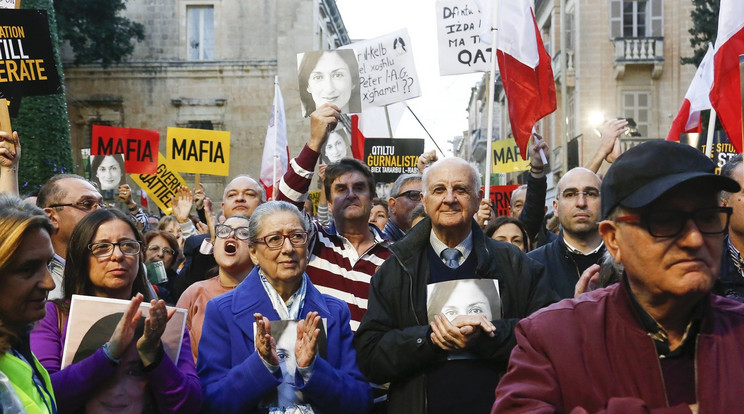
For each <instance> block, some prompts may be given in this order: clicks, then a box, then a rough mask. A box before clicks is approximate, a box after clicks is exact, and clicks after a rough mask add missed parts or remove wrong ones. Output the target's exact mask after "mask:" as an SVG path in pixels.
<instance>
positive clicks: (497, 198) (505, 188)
mask: <svg viewBox="0 0 744 414" xmlns="http://www.w3.org/2000/svg"><path fill="white" fill-rule="evenodd" d="M518 187H519V185H518V184H509V185H492V186H491V192H490V194H489V197H490V199H491V205H492V206H493V208H494V210H495V211H496V215H497V216H509V215H511V195H512V193H513V192H514V190H516V189H517V188H518ZM481 190H484V191H485V189H484V188H483V187H481Z"/></svg>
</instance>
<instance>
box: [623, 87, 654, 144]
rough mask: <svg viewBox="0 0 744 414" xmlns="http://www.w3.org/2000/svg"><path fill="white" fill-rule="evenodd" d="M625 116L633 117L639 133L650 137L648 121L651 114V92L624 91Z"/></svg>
mask: <svg viewBox="0 0 744 414" xmlns="http://www.w3.org/2000/svg"><path fill="white" fill-rule="evenodd" d="M623 114H624V115H623V116H624V117H625V118H632V119H633V120H634V121H635V123H636V128H637V129H638V133H639V134H641V136H642V137H644V138H648V137H649V136H648V129H649V128H648V123H649V118H650V116H649V115H650V114H651V94H650V93H648V92H623Z"/></svg>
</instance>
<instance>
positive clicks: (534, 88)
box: [496, 0, 556, 159]
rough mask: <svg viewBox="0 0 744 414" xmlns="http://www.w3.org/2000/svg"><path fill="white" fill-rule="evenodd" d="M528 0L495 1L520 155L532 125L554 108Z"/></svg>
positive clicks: (547, 64) (551, 86)
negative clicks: (496, 2)
mask: <svg viewBox="0 0 744 414" xmlns="http://www.w3.org/2000/svg"><path fill="white" fill-rule="evenodd" d="M531 3H532V2H531V1H530V0H508V1H499V2H498V8H499V9H498V14H497V19H498V25H497V27H498V29H499V35H498V50H497V51H496V53H497V55H498V61H499V72H500V73H501V80H502V82H503V84H504V93H505V94H506V100H507V103H508V106H509V120H510V122H511V127H512V134H514V140H515V141H516V142H517V145H519V150H520V153H521V154H522V158H523V159H527V158H526V157H527V145H528V143H529V140H530V136H531V135H532V127H534V126H535V123H536V122H537V121H539V120H540V119H541V118H542V117H544V116H545V115H548V114H550V113H551V112H553V111H555V108H556V99H555V81H554V78H553V68H552V67H551V58H550V55H549V54H548V52H547V51H546V50H545V45H543V42H542V38H541V37H540V31H539V29H538V28H537V21H536V20H535V14H534V12H533V11H532V7H531Z"/></svg>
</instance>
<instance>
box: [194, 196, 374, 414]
mask: <svg viewBox="0 0 744 414" xmlns="http://www.w3.org/2000/svg"><path fill="white" fill-rule="evenodd" d="M309 230H310V223H309V222H308V221H307V220H306V218H305V216H304V215H302V213H300V212H299V211H298V210H297V208H296V207H295V206H293V205H291V204H289V203H286V202H283V201H271V202H268V203H265V204H262V205H261V206H259V207H258V208H256V210H255V211H254V213H253V215H252V216H251V220H250V224H249V227H248V234H247V235H245V231H244V230H243V229H241V228H238V229H233V231H235V232H236V235H237V236H241V235H245V236H247V237H248V238H249V241H250V253H251V259H252V260H253V263H255V264H256V267H255V268H254V269H253V271H252V272H251V273H250V274H249V275H248V276H247V277H246V278H245V280H243V282H242V283H241V284H240V285H239V286H238V287H237V288H235V290H232V291H230V292H228V293H225V294H223V295H220V296H218V297H216V298H214V299H212V300H211V301H209V303H208V304H207V309H206V315H205V320H204V328H203V332H202V338H201V342H200V344H199V358H198V366H197V370H198V372H199V377H200V378H201V382H202V388H203V390H204V392H205V400H206V401H205V407H204V409H205V411H207V412H215V413H217V412H224V413H237V412H243V413H244V412H250V413H269V412H270V413H272V414H273V413H277V412H281V413H294V412H298V413H299V412H303V413H306V412H316V413H318V412H322V413H365V412H367V411H369V409H370V408H371V406H372V396H371V392H370V388H369V385H368V383H367V382H366V381H365V379H364V377H363V376H362V374H361V372H360V371H359V368H358V367H357V364H356V351H355V350H354V348H353V345H352V338H353V334H352V332H351V328H350V327H349V318H350V313H349V309H348V307H347V305H346V303H344V302H343V301H341V300H339V299H336V298H333V297H331V296H328V295H323V294H321V293H320V292H318V290H317V289H316V288H315V287H314V286H313V284H312V283H311V282H310V279H309V278H308V276H307V274H306V273H305V267H306V266H307V262H308V256H309V253H308V251H309V250H308V246H307V242H308V231H309ZM271 321H298V322H297V323H296V329H295V330H296V334H295V335H293V336H294V337H295V338H294V339H295V340H294V342H295V345H294V347H291V346H290V347H289V349H288V350H286V351H285V350H283V349H279V350H277V342H279V340H280V338H277V337H275V336H274V335H272V330H271V328H272V323H271ZM274 325H275V326H276V324H274ZM283 325H287V324H286V322H285V323H284V324H283ZM288 326H293V327H294V326H295V324H291V325H288ZM288 329H289V328H288ZM285 336H286V335H282V338H281V340H282V341H281V342H285ZM287 354H289V355H287ZM292 354H293V355H292ZM292 356H294V358H291V357H292ZM290 360H292V362H290ZM287 367H290V368H289V369H287Z"/></svg>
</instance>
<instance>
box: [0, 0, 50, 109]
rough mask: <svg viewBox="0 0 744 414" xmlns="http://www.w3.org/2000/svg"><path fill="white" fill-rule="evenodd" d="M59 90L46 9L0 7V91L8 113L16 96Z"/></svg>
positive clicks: (15, 107) (16, 98)
mask: <svg viewBox="0 0 744 414" xmlns="http://www.w3.org/2000/svg"><path fill="white" fill-rule="evenodd" d="M61 92H62V86H61V84H60V81H59V75H58V73H57V65H56V63H55V61H54V52H53V49H52V42H51V39H50V36H49V22H48V20H47V13H46V10H28V9H21V10H16V9H0V93H1V94H2V97H4V98H8V99H9V100H10V101H11V106H10V108H9V109H10V113H11V116H14V114H15V113H16V112H17V110H18V108H17V105H18V102H17V101H18V98H20V97H23V96H32V95H51V94H56V93H61Z"/></svg>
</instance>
